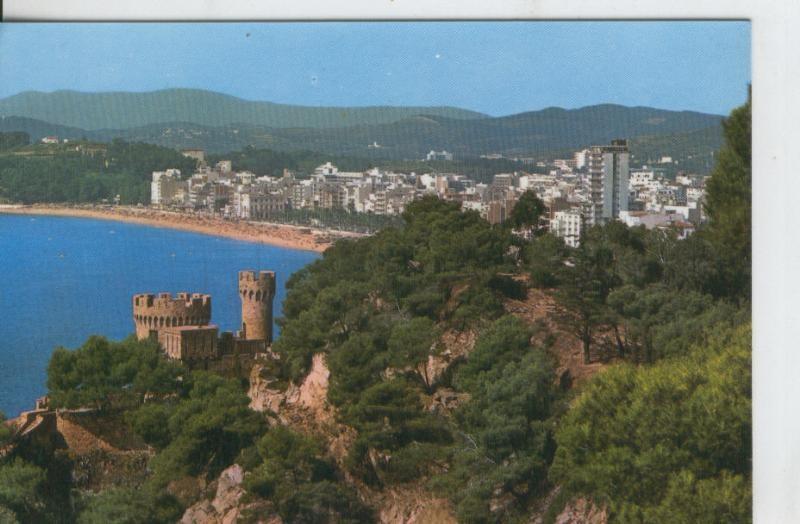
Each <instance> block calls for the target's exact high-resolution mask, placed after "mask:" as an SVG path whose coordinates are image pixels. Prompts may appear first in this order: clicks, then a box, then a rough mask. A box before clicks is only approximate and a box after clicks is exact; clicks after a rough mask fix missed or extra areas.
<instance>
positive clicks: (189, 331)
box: [158, 325, 219, 361]
mask: <svg viewBox="0 0 800 524" xmlns="http://www.w3.org/2000/svg"><path fill="white" fill-rule="evenodd" d="M217 331H218V330H217V326H214V325H208V326H177V327H169V328H164V329H162V330H160V331H159V332H158V344H159V345H160V346H161V348H162V349H163V350H164V352H165V353H166V354H167V356H168V357H169V358H172V359H176V360H182V361H193V360H213V359H216V358H218V357H219V348H218V346H217Z"/></svg>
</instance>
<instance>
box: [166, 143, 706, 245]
mask: <svg viewBox="0 0 800 524" xmlns="http://www.w3.org/2000/svg"><path fill="white" fill-rule="evenodd" d="M184 153H185V154H187V155H188V156H192V157H193V158H196V159H197V160H198V163H199V166H200V167H199V168H198V169H197V170H196V172H195V173H193V174H191V175H190V176H187V177H184V176H182V174H181V173H180V172H179V171H178V170H175V169H168V170H166V171H162V172H154V173H153V179H152V186H151V202H152V204H153V205H155V206H162V207H175V208H181V209H187V210H188V209H191V210H195V211H204V212H210V213H214V214H221V215H223V216H226V217H229V218H237V219H244V220H269V219H279V218H280V215H281V214H282V213H285V212H286V211H287V210H292V209H342V210H347V211H349V212H353V213H372V214H375V215H397V214H400V213H402V212H403V211H404V210H405V207H406V206H407V205H408V203H409V202H411V201H413V200H415V199H417V198H420V197H422V196H424V195H436V196H438V197H439V198H442V199H445V200H450V201H457V202H459V203H460V204H461V206H462V208H463V209H471V210H475V211H478V212H479V213H480V214H481V215H482V216H483V217H484V218H486V219H487V220H488V221H489V222H491V223H493V224H497V223H501V222H503V221H504V220H505V219H506V218H507V217H508V216H509V213H510V212H511V210H512V209H513V207H514V205H515V204H516V202H517V200H518V199H519V197H520V195H522V194H523V193H524V192H526V191H529V190H531V191H535V192H536V194H537V195H538V196H539V197H540V198H541V199H542V200H543V201H544V202H545V204H546V205H547V208H548V213H547V216H546V217H545V219H544V220H546V222H547V225H549V228H550V230H551V231H552V232H553V233H554V234H556V235H557V236H559V237H561V238H563V239H564V241H565V242H566V243H567V244H568V245H571V246H577V245H578V242H579V239H580V236H581V230H582V229H583V228H586V227H588V226H591V225H593V224H602V223H606V222H608V221H610V220H620V221H623V222H625V223H626V224H628V225H630V226H636V225H644V226H645V227H647V228H674V229H677V230H678V234H679V236H681V237H685V236H686V235H688V234H690V233H691V232H692V231H694V228H695V227H696V225H697V224H699V223H700V222H701V221H702V220H704V216H703V213H702V200H703V195H704V190H703V184H704V178H703V177H702V176H689V175H678V176H677V178H676V179H675V180H671V179H669V178H668V177H667V176H665V174H664V172H663V171H662V170H661V169H659V168H657V167H656V168H651V167H647V166H643V167H636V168H632V167H631V166H630V154H629V152H628V147H627V142H626V141H625V140H614V141H612V143H611V144H610V145H604V146H593V147H590V148H588V149H584V150H581V151H578V152H576V153H575V154H574V155H573V157H572V158H569V159H557V160H554V161H552V162H548V163H547V164H545V168H546V169H544V171H546V172H545V173H538V174H532V173H526V172H515V173H498V174H496V175H494V177H493V179H492V181H491V182H490V183H480V182H475V181H474V180H472V179H470V178H467V177H466V176H464V175H461V174H458V173H422V174H417V173H395V172H392V171H386V170H382V169H379V168H373V169H370V170H368V171H363V172H360V171H359V172H347V171H340V170H339V169H338V168H337V167H336V166H335V165H333V164H331V163H330V162H328V163H325V164H323V165H321V166H319V167H317V168H316V169H315V170H314V171H313V172H312V173H309V174H308V175H307V176H305V177H302V178H301V177H299V176H296V175H295V173H293V172H291V171H289V170H284V172H283V175H282V176H280V177H271V176H258V175H256V174H254V173H251V172H248V171H239V172H236V171H233V169H232V165H231V162H230V161H229V160H223V161H221V162H218V163H217V164H216V165H214V166H208V165H207V164H206V162H205V158H204V155H203V154H202V152H201V151H197V150H193V151H186V152H184ZM538 167H541V166H538ZM539 170H540V171H542V169H539Z"/></svg>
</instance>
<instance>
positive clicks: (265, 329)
mask: <svg viewBox="0 0 800 524" xmlns="http://www.w3.org/2000/svg"><path fill="white" fill-rule="evenodd" d="M239 297H240V298H241V299H242V332H241V338H243V339H244V340H264V341H266V343H267V344H270V343H272V299H273V298H274V297H275V272H273V271H258V272H255V271H239Z"/></svg>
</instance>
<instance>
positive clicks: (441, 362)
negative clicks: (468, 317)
mask: <svg viewBox="0 0 800 524" xmlns="http://www.w3.org/2000/svg"><path fill="white" fill-rule="evenodd" d="M476 338H477V335H476V333H475V332H474V331H455V330H448V331H445V332H444V333H443V334H442V336H441V337H440V339H439V344H440V345H441V348H442V350H441V351H440V352H439V353H438V354H436V355H431V356H430V357H428V362H427V363H426V369H425V376H426V377H428V383H429V384H431V385H435V384H437V383H438V382H439V380H440V379H441V378H442V377H443V376H444V375H445V373H447V371H448V370H449V369H450V368H451V367H452V366H453V365H454V364H456V363H457V362H459V361H460V360H461V359H463V358H465V357H466V356H467V355H468V354H469V352H470V351H472V348H474V347H475V340H476Z"/></svg>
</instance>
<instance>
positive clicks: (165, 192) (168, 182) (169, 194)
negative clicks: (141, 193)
mask: <svg viewBox="0 0 800 524" xmlns="http://www.w3.org/2000/svg"><path fill="white" fill-rule="evenodd" d="M183 186H186V182H183V181H181V171H180V170H179V169H167V170H166V171H153V180H152V182H150V203H151V204H153V205H156V206H162V205H167V204H170V203H172V200H173V199H174V198H175V196H176V195H177V193H178V190H179V189H182V188H183Z"/></svg>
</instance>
